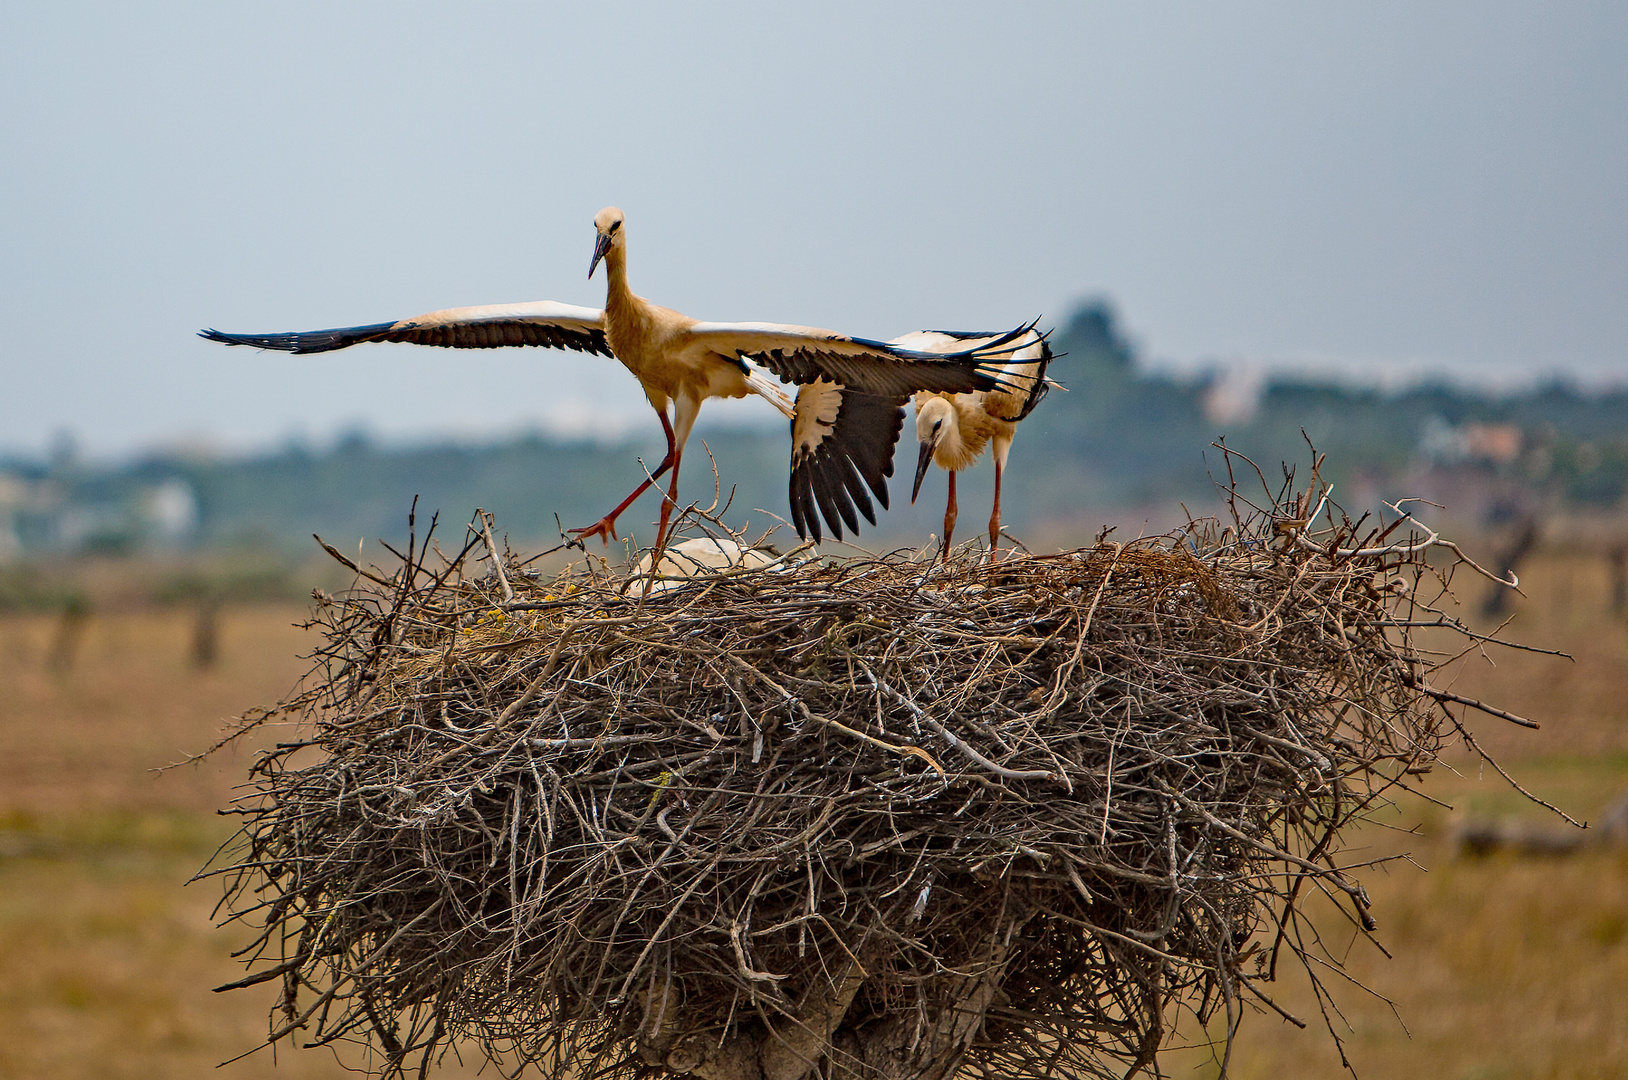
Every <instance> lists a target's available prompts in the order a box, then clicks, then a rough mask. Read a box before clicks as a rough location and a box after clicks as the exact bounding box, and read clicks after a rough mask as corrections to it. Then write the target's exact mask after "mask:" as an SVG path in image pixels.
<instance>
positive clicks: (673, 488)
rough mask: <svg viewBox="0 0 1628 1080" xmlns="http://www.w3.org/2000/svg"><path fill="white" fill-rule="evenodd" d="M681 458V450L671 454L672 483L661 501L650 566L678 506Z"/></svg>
mask: <svg viewBox="0 0 1628 1080" xmlns="http://www.w3.org/2000/svg"><path fill="white" fill-rule="evenodd" d="M683 457H684V451H683V450H679V451H677V452H675V453H674V454H673V479H672V483H670V484H668V485H667V497H666V498H664V499H662V500H661V521H660V522H658V523H657V525H656V542H655V544H654V546H652V547H651V549H650V550H651V551H652V552H654V553H655V554H654V555H653V556H652V565H654V560H658V559H660V558H661V542H662V540H663V539H664V538H665V537H666V536H667V519H668V518H669V517H671V516H672V513H673V507H675V506H677V505H678V463H679V461H680V460H681V459H682V458H683ZM651 580H654V579H653V578H652V579H651Z"/></svg>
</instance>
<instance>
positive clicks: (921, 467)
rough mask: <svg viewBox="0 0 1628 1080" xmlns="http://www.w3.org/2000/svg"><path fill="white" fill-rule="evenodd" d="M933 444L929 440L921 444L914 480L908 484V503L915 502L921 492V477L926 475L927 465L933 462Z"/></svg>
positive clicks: (913, 503)
mask: <svg viewBox="0 0 1628 1080" xmlns="http://www.w3.org/2000/svg"><path fill="white" fill-rule="evenodd" d="M933 449H934V446H933V444H932V443H930V442H924V443H922V444H921V454H920V456H918V457H917V458H916V482H915V483H914V484H912V485H911V486H910V505H912V506H914V505H915V504H916V496H917V495H919V494H921V481H922V477H924V476H926V475H927V466H929V465H931V464H932V463H933Z"/></svg>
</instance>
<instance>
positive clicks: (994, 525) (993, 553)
mask: <svg viewBox="0 0 1628 1080" xmlns="http://www.w3.org/2000/svg"><path fill="white" fill-rule="evenodd" d="M1000 536H1001V459H1000V457H999V456H998V455H997V456H996V458H995V508H994V509H993V510H991V511H990V512H989V562H990V565H994V564H995V563H996V562H998V561H999V560H1000V549H999V548H998V547H996V546H995V545H996V544H997V543H998V542H999V541H1000Z"/></svg>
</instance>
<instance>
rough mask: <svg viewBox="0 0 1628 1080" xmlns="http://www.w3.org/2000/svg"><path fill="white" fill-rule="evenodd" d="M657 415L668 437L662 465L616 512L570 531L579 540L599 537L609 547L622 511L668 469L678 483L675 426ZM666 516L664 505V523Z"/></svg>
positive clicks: (620, 504) (664, 416) (617, 507)
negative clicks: (665, 454)
mask: <svg viewBox="0 0 1628 1080" xmlns="http://www.w3.org/2000/svg"><path fill="white" fill-rule="evenodd" d="M656 415H657V416H659V417H661V430H662V433H663V434H665V435H666V436H667V456H666V457H663V458H662V459H661V464H660V465H657V466H656V469H655V471H654V472H652V473H651V474H650V475H649V476H647V477H645V481H644V483H642V484H640V485H639V486H638V487H636V488H634V489H633V494H631V495H629V496H628V497H627V498H625V499H623V500H622V501H621V502H620V503H618V504H617V506H616V509H615V510H612V511H611V512H610V513H608V514H606V515H605V516H604V517H602V518H600V519H599V520H598V521H596V522H594V523H593V524H592V525H589V526H588V527H587V528H585V529H572V530H570V531H571V532H572V533H574V534H576V536H577V538H578V539H581V540H589V539H592V538H593V537H596V536H597V537H599V539H601V540H603V541H604V542H605V543H606V544H607V545H608V544H609V543H610V542H611V540H612V539H615V538H616V519H617V518H619V517H621V516H622V511H623V510H626V509H627V508H628V507H630V506H632V505H633V500H634V499H637V498H638V497H639V496H640V495H643V494H644V493H645V491H646V490H647V489H648V488H649V487H650V485H651V484H653V483H655V482H656V480H657V478H658V477H660V476H661V474H662V473H664V472H666V471H667V470H668V469H673V470H674V472H673V481H674V483H675V485H676V483H677V481H678V472H677V469H676V468H675V466H676V465H677V464H678V443H677V441H676V440H675V439H674V438H673V425H672V424H669V423H668V422H667V414H666V413H665V412H660V411H658V412H657V413H656ZM675 494H676V492H675ZM666 514H667V504H666V503H663V504H662V520H663V521H665V520H666Z"/></svg>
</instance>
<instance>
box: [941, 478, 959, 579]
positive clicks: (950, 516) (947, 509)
mask: <svg viewBox="0 0 1628 1080" xmlns="http://www.w3.org/2000/svg"><path fill="white" fill-rule="evenodd" d="M956 509H957V508H956V505H955V470H954V469H951V470H950V497H949V499H948V501H946V502H945V504H944V550H943V556H944V561H945V562H946V563H948V562H949V561H950V534H951V533H953V532H954V531H955V515H956Z"/></svg>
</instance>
